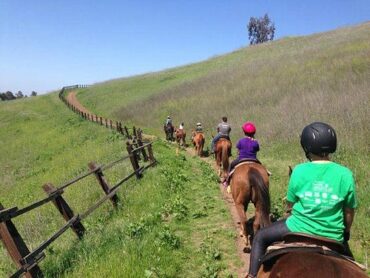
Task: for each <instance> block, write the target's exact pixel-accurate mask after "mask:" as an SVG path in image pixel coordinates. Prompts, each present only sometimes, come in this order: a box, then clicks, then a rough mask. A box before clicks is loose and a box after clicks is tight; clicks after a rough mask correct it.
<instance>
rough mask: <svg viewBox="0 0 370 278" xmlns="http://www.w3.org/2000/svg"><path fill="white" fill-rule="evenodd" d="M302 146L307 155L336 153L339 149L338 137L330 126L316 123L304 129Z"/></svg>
mask: <svg viewBox="0 0 370 278" xmlns="http://www.w3.org/2000/svg"><path fill="white" fill-rule="evenodd" d="M301 146H302V148H303V150H304V151H305V153H306V155H307V154H309V153H312V154H317V155H322V154H329V153H334V152H335V151H336V149H337V135H336V133H335V130H334V128H332V127H331V126H330V125H328V124H326V123H322V122H314V123H312V124H309V125H307V126H306V127H305V128H304V129H303V131H302V135H301Z"/></svg>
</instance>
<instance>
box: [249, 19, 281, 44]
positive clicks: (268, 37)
mask: <svg viewBox="0 0 370 278" xmlns="http://www.w3.org/2000/svg"><path fill="white" fill-rule="evenodd" d="M247 28H248V35H249V41H250V44H259V43H263V42H267V41H272V40H273V39H274V35H275V24H274V23H273V22H272V21H271V19H270V18H269V16H268V15H267V14H265V15H264V16H263V17H260V18H256V17H251V18H250V19H249V23H248V26H247Z"/></svg>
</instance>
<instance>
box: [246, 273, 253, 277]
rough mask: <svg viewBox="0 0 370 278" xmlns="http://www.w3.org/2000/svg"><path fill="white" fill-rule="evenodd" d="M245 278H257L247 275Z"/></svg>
mask: <svg viewBox="0 0 370 278" xmlns="http://www.w3.org/2000/svg"><path fill="white" fill-rule="evenodd" d="M245 278H256V276H253V275H252V274H249V273H248V274H247V276H245Z"/></svg>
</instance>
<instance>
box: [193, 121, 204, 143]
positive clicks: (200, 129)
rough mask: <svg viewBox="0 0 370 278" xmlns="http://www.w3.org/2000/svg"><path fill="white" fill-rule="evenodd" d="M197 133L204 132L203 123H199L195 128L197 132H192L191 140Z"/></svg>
mask: <svg viewBox="0 0 370 278" xmlns="http://www.w3.org/2000/svg"><path fill="white" fill-rule="evenodd" d="M196 133H203V127H202V123H197V127H196V128H195V132H192V134H191V140H192V141H193V139H194V136H195V134H196ZM193 143H194V142H193Z"/></svg>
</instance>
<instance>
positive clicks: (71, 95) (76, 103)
mask: <svg viewBox="0 0 370 278" xmlns="http://www.w3.org/2000/svg"><path fill="white" fill-rule="evenodd" d="M67 101H68V102H69V103H70V104H72V105H73V106H75V107H76V108H78V109H79V110H80V111H82V112H84V113H89V114H93V113H91V112H90V111H89V110H87V109H86V108H85V107H84V106H83V105H82V104H81V103H79V101H78V99H77V97H76V92H70V93H69V94H68V95H67Z"/></svg>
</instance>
